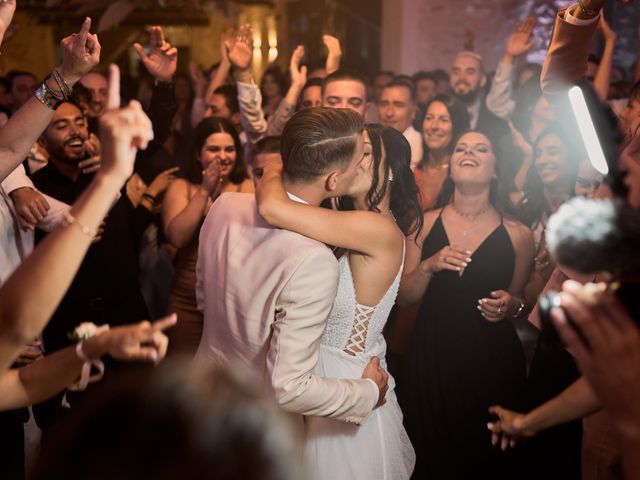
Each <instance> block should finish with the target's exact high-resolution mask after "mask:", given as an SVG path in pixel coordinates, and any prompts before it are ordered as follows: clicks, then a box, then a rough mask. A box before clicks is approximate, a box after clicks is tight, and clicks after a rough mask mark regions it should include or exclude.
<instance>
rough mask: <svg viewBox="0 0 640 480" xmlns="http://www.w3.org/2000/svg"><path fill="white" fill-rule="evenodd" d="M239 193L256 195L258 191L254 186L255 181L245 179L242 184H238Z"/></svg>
mask: <svg viewBox="0 0 640 480" xmlns="http://www.w3.org/2000/svg"><path fill="white" fill-rule="evenodd" d="M236 188H237V190H236V191H237V192H240V193H255V191H256V189H255V187H254V185H253V180H251V179H250V178H245V179H244V180H243V181H242V182H241V183H238V184H236Z"/></svg>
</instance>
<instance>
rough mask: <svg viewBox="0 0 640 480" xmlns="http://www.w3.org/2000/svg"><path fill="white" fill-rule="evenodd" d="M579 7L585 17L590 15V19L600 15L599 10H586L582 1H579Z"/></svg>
mask: <svg viewBox="0 0 640 480" xmlns="http://www.w3.org/2000/svg"><path fill="white" fill-rule="evenodd" d="M578 6H579V7H580V10H581V11H582V13H584V14H585V15H588V16H590V17H595V16H596V15H598V10H590V9H588V8H585V7H584V3H582V0H578Z"/></svg>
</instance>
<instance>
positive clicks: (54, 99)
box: [35, 83, 62, 110]
mask: <svg viewBox="0 0 640 480" xmlns="http://www.w3.org/2000/svg"><path fill="white" fill-rule="evenodd" d="M35 96H36V98H37V99H38V100H40V103H42V104H43V105H44V106H45V107H47V108H49V109H51V110H55V109H56V108H58V107H59V106H60V104H61V103H62V99H61V98H60V97H59V96H57V95H56V94H55V93H53V92H52V91H51V89H50V88H49V87H47V84H46V83H42V85H40V86H39V87H38V89H37V90H36V92H35Z"/></svg>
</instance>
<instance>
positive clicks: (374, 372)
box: [362, 357, 389, 407]
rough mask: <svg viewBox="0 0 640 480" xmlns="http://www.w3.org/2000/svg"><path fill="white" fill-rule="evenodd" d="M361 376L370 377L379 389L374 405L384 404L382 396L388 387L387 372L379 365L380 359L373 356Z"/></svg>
mask: <svg viewBox="0 0 640 480" xmlns="http://www.w3.org/2000/svg"><path fill="white" fill-rule="evenodd" d="M362 378H370V379H371V380H373V381H374V382H375V383H376V385H377V386H378V390H379V391H380V396H379V397H378V404H377V405H376V407H379V406H381V405H384V403H385V402H386V400H385V398H384V397H385V395H386V394H387V390H388V389H389V383H388V382H389V374H388V373H387V372H385V370H384V368H382V367H381V366H380V359H379V358H378V357H373V358H372V359H371V360H370V361H369V364H368V365H367V366H366V368H365V369H364V372H362Z"/></svg>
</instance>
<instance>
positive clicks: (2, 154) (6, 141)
mask: <svg viewBox="0 0 640 480" xmlns="http://www.w3.org/2000/svg"><path fill="white" fill-rule="evenodd" d="M13 3H14V4H15V2H13ZM3 5H4V3H0V6H3ZM90 28H91V19H90V18H87V19H86V20H85V21H84V23H83V24H82V28H81V29H80V32H79V33H77V34H73V35H69V36H68V37H65V38H63V39H62V41H61V42H60V47H61V51H62V65H61V66H60V67H58V72H59V73H60V76H61V77H62V79H63V80H64V82H65V83H66V84H67V86H68V87H69V88H71V87H73V85H75V84H76V83H77V82H78V80H80V78H81V77H82V76H83V75H84V74H86V73H88V72H89V71H90V70H91V69H92V68H93V67H94V66H95V65H97V64H98V62H99V61H100V43H99V42H98V36H97V35H93V34H91V33H89V29H90ZM46 84H47V86H48V87H49V89H50V90H51V91H53V92H55V93H56V94H58V95H61V92H60V87H59V86H58V84H57V82H56V81H55V80H54V79H53V77H49V78H48V79H47V80H46ZM52 118H53V110H52V109H51V108H49V107H47V106H45V105H44V103H42V102H41V101H40V100H38V99H37V98H36V97H35V96H33V97H31V98H30V99H29V100H28V101H27V102H26V103H25V104H24V105H23V106H22V107H20V109H19V110H18V111H17V112H16V113H15V114H14V115H13V116H12V117H11V118H10V119H9V121H8V122H7V124H6V125H5V126H4V127H2V128H1V129H0V181H2V180H4V179H5V178H6V176H7V175H9V173H11V172H12V171H13V170H14V169H15V168H16V167H17V166H18V164H19V163H20V162H22V161H23V160H24V159H25V158H26V157H27V154H28V153H29V150H30V149H31V147H32V146H33V144H34V143H35V142H36V141H37V140H38V138H39V137H40V135H41V134H42V132H43V131H44V130H45V128H47V126H48V125H49V122H50V121H51V119H52Z"/></svg>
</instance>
